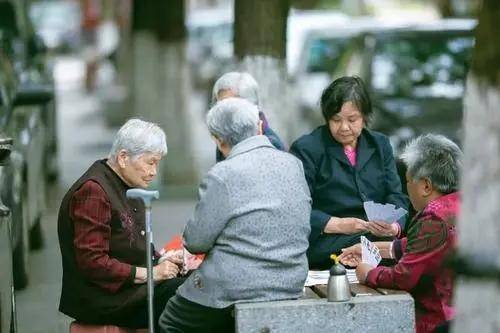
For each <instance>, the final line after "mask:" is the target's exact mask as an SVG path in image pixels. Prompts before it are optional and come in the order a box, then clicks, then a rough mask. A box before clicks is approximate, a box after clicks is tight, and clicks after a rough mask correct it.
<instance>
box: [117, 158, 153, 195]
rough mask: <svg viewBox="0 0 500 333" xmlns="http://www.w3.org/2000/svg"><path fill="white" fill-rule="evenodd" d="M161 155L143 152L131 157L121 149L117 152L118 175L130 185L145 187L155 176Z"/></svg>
mask: <svg viewBox="0 0 500 333" xmlns="http://www.w3.org/2000/svg"><path fill="white" fill-rule="evenodd" d="M161 157H162V156H161V154H158V153H144V154H141V155H139V156H137V157H134V158H132V157H130V156H129V155H128V154H127V152H125V151H121V152H120V153H119V154H118V165H119V172H120V176H121V177H122V178H123V180H124V181H125V183H127V185H129V186H131V187H140V188H147V187H149V185H150V184H151V182H152V181H153V180H154V178H155V177H156V174H157V172H158V166H159V165H160V160H161Z"/></svg>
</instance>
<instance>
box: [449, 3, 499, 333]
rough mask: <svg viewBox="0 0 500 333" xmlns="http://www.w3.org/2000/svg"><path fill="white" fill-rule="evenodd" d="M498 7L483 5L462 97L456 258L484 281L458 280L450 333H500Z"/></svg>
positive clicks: (495, 5) (497, 4) (496, 4)
mask: <svg viewBox="0 0 500 333" xmlns="http://www.w3.org/2000/svg"><path fill="white" fill-rule="evenodd" d="M499 20H500V2H499V1H497V0H483V3H482V8H481V11H480V15H479V25H478V27H477V29H476V46H475V49H474V53H473V59H472V67H471V70H470V72H469V75H468V80H467V90H466V96H465V115H464V128H465V144H464V152H465V162H464V171H463V174H462V191H463V205H462V214H461V217H460V221H459V224H458V230H459V236H460V237H459V244H460V253H461V254H462V255H464V256H465V257H466V258H468V259H469V264H470V265H472V266H473V267H476V270H477V271H476V272H473V273H474V274H478V275H484V274H486V273H488V272H490V274H495V273H494V272H495V270H496V275H493V276H491V277H490V278H489V279H488V278H483V279H477V278H470V277H469V278H467V277H465V278H461V279H460V280H459V281H458V283H457V288H456V297H455V298H456V304H457V307H458V314H457V319H456V321H455V323H454V326H453V331H454V332H479V331H480V332H498V331H499V329H500V287H499V284H498V271H499V270H500V265H499V261H498V253H500V227H499V226H500V224H499V223H498V216H500V206H499V205H498V198H500V177H499V175H500V112H499V110H498V106H499V105H500V44H499V43H498V42H492V41H495V40H497V39H498V36H500V25H499V24H498V21H499Z"/></svg>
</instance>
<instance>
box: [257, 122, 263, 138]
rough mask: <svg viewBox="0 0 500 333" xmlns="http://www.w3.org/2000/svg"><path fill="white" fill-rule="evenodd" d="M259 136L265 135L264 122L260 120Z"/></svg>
mask: <svg viewBox="0 0 500 333" xmlns="http://www.w3.org/2000/svg"><path fill="white" fill-rule="evenodd" d="M257 134H259V135H262V134H264V122H263V121H262V120H259V130H258V132H257Z"/></svg>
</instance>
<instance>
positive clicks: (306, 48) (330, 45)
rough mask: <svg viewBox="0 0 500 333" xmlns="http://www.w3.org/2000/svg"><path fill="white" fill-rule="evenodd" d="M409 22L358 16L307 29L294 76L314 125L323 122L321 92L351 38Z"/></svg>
mask: <svg viewBox="0 0 500 333" xmlns="http://www.w3.org/2000/svg"><path fill="white" fill-rule="evenodd" d="M409 24H410V23H408V22H401V21H399V20H398V21H395V20H392V21H391V20H387V19H378V18H373V17H357V18H352V19H350V20H349V21H348V23H338V24H336V25H334V26H332V25H330V26H327V27H322V28H315V29H309V30H308V31H305V32H304V41H303V43H302V47H301V50H300V54H299V57H298V61H297V64H296V65H295V66H294V67H293V72H292V73H291V76H292V80H293V82H294V83H295V87H296V91H297V94H298V104H299V108H300V111H301V113H302V116H303V117H304V118H305V119H306V120H307V121H308V122H309V123H310V124H311V127H315V126H317V125H319V124H321V123H322V122H323V118H322V115H321V111H320V106H319V100H320V97H321V94H322V93H323V90H324V89H325V88H326V87H327V86H328V84H329V83H330V82H331V81H332V76H333V74H334V73H335V72H336V70H337V67H338V66H339V64H340V59H341V58H342V55H343V53H344V52H345V51H346V49H347V48H348V45H349V43H350V41H351V39H352V38H354V37H356V36H357V35H358V34H360V33H363V32H366V31H377V30H380V29H386V28H389V27H403V26H406V25H409Z"/></svg>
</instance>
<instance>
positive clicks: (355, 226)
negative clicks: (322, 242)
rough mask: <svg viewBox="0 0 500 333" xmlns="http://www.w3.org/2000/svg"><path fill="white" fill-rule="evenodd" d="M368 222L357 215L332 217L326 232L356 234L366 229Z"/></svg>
mask: <svg viewBox="0 0 500 333" xmlns="http://www.w3.org/2000/svg"><path fill="white" fill-rule="evenodd" d="M367 224H368V223H367V222H366V221H364V220H362V219H358V218H355V217H342V218H339V217H332V218H331V219H330V221H328V223H327V225H326V227H325V232H326V233H331V234H355V233H358V232H362V231H366V230H367V229H366V226H367Z"/></svg>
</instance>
